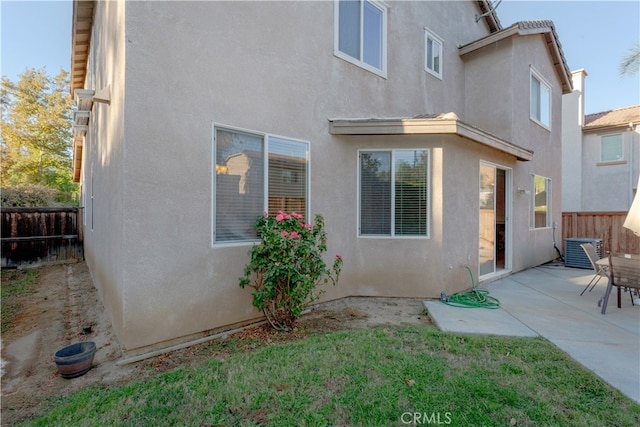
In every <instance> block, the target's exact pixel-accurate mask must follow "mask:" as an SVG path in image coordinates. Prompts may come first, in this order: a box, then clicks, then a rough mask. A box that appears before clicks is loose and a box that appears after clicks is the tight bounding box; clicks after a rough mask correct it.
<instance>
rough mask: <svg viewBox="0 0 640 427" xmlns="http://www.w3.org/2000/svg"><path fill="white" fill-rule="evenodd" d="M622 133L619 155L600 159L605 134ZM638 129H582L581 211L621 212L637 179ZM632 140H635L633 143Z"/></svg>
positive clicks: (639, 138)
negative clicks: (605, 159) (621, 155)
mask: <svg viewBox="0 0 640 427" xmlns="http://www.w3.org/2000/svg"><path fill="white" fill-rule="evenodd" d="M615 134H622V150H623V159H622V160H621V161H618V162H610V163H607V162H601V161H600V159H601V157H600V150H601V139H602V137H603V136H606V135H615ZM639 140H640V134H639V132H638V131H636V130H634V131H631V130H630V129H629V128H628V127H625V126H620V127H618V128H613V129H603V130H600V131H589V132H585V133H584V135H583V139H582V156H581V161H582V173H583V176H584V177H588V179H586V178H585V179H583V181H582V191H581V194H580V195H581V197H582V209H581V210H582V211H584V212H602V211H609V212H616V211H618V212H625V211H628V210H629V208H630V207H631V202H632V200H633V189H634V188H635V186H636V185H637V182H638V179H637V177H638V163H639V162H640V159H639V155H640V152H639V151H638V146H639V145H638V141H639ZM634 141H635V143H634Z"/></svg>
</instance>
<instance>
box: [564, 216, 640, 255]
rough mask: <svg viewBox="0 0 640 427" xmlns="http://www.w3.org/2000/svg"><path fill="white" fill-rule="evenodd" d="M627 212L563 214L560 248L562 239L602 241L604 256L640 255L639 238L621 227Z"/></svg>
mask: <svg viewBox="0 0 640 427" xmlns="http://www.w3.org/2000/svg"><path fill="white" fill-rule="evenodd" d="M626 216H627V212H563V213H562V247H563V251H564V239H568V238H596V239H602V243H603V246H604V252H605V254H606V253H608V252H622V253H627V254H640V237H638V236H636V235H635V234H633V232H632V231H631V230H628V229H626V228H624V227H623V226H622V224H623V223H624V220H625V218H626Z"/></svg>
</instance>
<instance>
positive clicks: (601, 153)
mask: <svg viewBox="0 0 640 427" xmlns="http://www.w3.org/2000/svg"><path fill="white" fill-rule="evenodd" d="M612 137H618V138H619V140H618V141H615V142H619V143H620V157H618V158H617V159H607V160H605V159H604V158H603V155H604V150H603V145H604V142H605V138H612ZM622 161H624V137H623V135H622V134H621V133H612V134H609V135H602V136H600V163H604V164H606V163H619V162H622Z"/></svg>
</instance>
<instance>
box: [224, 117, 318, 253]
mask: <svg viewBox="0 0 640 427" xmlns="http://www.w3.org/2000/svg"><path fill="white" fill-rule="evenodd" d="M308 157H309V144H308V143H306V142H303V141H296V140H292V139H287V138H282V137H275V136H271V135H267V134H262V133H257V132H256V133H253V132H247V131H238V130H233V129H227V128H221V127H216V128H214V163H215V164H214V168H215V173H214V191H215V193H214V197H213V203H214V209H213V212H214V221H213V222H214V224H213V233H214V235H213V242H214V243H231V242H253V241H256V240H258V235H257V232H256V230H255V222H256V219H257V218H258V217H259V216H261V215H263V212H265V211H266V212H269V213H270V214H274V213H275V212H277V211H278V210H283V211H287V212H292V211H295V212H298V213H302V214H304V215H306V213H307V194H308V191H307V188H308V181H309V178H308Z"/></svg>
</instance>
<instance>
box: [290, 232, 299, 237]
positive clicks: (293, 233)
mask: <svg viewBox="0 0 640 427" xmlns="http://www.w3.org/2000/svg"><path fill="white" fill-rule="evenodd" d="M299 237H300V235H299V234H298V232H297V231H292V232H291V234H290V235H289V238H291V239H297V238H299Z"/></svg>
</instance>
